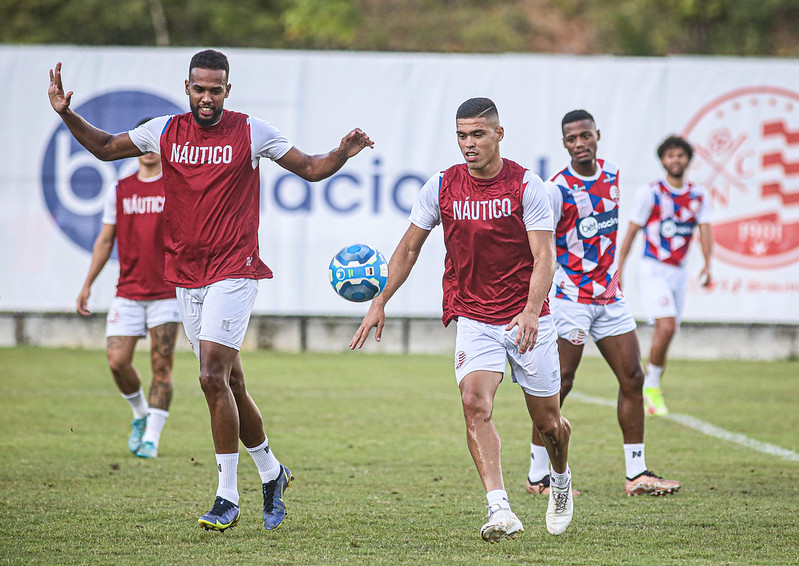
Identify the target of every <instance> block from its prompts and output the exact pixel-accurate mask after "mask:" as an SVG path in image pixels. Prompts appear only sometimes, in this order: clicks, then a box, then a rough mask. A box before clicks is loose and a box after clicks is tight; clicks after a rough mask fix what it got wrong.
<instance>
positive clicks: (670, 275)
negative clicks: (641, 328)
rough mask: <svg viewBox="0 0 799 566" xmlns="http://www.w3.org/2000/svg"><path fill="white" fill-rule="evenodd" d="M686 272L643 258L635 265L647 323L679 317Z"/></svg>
mask: <svg viewBox="0 0 799 566" xmlns="http://www.w3.org/2000/svg"><path fill="white" fill-rule="evenodd" d="M687 285H688V271H687V270H686V269H685V268H682V267H676V266H674V265H668V264H666V263H663V262H662V261H655V260H653V259H648V258H643V259H642V260H641V261H640V262H638V291H639V292H640V294H641V304H642V305H643V306H644V310H646V314H647V317H648V318H649V322H650V323H652V322H654V321H655V319H658V318H666V317H674V318H676V319H677V320H679V319H680V316H682V309H683V306H684V305H685V289H686V286H687Z"/></svg>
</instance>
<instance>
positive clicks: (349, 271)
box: [328, 244, 388, 303]
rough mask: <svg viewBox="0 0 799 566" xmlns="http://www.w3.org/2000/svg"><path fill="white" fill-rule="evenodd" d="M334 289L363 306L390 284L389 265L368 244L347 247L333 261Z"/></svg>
mask: <svg viewBox="0 0 799 566" xmlns="http://www.w3.org/2000/svg"><path fill="white" fill-rule="evenodd" d="M328 276H329V278H330V284H331V285H332V286H333V290H334V291H335V292H336V293H338V294H339V296H341V297H344V298H345V299H347V300H348V301H353V302H355V303H362V302H364V301H370V300H372V299H373V298H375V297H376V296H378V295H379V294H380V292H381V291H382V290H383V287H385V286H386V281H388V263H386V258H384V257H383V254H381V253H380V252H379V251H377V250H376V249H374V248H370V247H369V246H367V245H366V244H353V245H351V246H345V247H343V248H341V250H340V251H339V252H338V253H337V254H336V255H335V256H333V259H332V260H330V268H329V269H328Z"/></svg>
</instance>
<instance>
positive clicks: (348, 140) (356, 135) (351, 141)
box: [339, 128, 375, 159]
mask: <svg viewBox="0 0 799 566" xmlns="http://www.w3.org/2000/svg"><path fill="white" fill-rule="evenodd" d="M374 146H375V142H373V141H372V140H370V139H369V136H367V135H366V133H365V132H364V131H363V130H361V129H360V128H355V129H354V130H352V131H351V132H350V133H349V134H347V135H346V136H344V137H343V138H341V144H339V151H341V152H343V153H344V155H346V156H347V158H348V159H349V158H350V157H352V156H353V155H357V154H358V153H360V151H361V150H362V149H363V148H365V147H370V148H372V147H374Z"/></svg>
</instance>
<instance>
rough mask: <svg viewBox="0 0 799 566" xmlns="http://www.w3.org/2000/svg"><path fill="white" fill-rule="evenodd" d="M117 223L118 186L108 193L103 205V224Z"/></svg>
mask: <svg viewBox="0 0 799 566" xmlns="http://www.w3.org/2000/svg"><path fill="white" fill-rule="evenodd" d="M116 223H117V186H116V185H114V188H113V189H111V190H110V191H108V194H107V195H105V202H104V203H103V224H114V225H116Z"/></svg>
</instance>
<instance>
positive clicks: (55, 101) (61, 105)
mask: <svg viewBox="0 0 799 566" xmlns="http://www.w3.org/2000/svg"><path fill="white" fill-rule="evenodd" d="M72 94H73V92H72V91H69V92H68V93H66V94H64V85H63V84H62V83H61V63H60V62H58V63H56V66H55V71H53V69H50V88H48V89H47V95H48V96H49V97H50V105H51V106H52V107H53V110H55V111H56V112H58V113H59V114H61V113H62V112H64V111H65V110H66V109H67V108H69V103H70V102H71V101H72Z"/></svg>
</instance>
